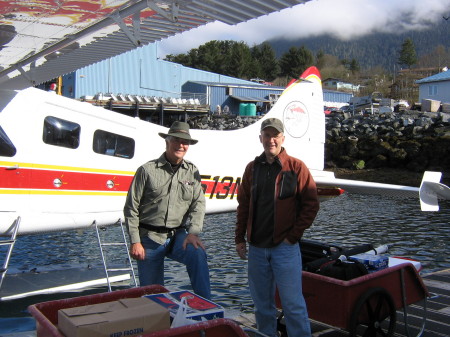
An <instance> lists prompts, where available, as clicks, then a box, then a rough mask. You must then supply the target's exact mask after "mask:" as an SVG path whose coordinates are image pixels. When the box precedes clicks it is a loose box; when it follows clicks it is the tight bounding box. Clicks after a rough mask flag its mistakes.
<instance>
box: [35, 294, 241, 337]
mask: <svg viewBox="0 0 450 337" xmlns="http://www.w3.org/2000/svg"><path fill="white" fill-rule="evenodd" d="M166 292H168V290H167V289H166V288H165V287H163V286H161V285H150V286H145V287H138V288H131V289H125V290H118V291H113V292H108V293H100V294H95V295H88V296H80V297H74V298H69V299H62V300H56V301H48V302H41V303H37V304H33V305H30V306H29V307H28V311H29V312H30V314H31V315H32V316H33V317H34V318H35V320H36V334H37V337H65V336H64V334H63V333H62V332H61V331H59V329H58V310H60V309H67V308H73V307H79V306H83V305H89V304H97V303H103V302H111V301H117V300H120V299H123V298H133V297H141V296H144V295H150V294H159V293H166ZM199 331H204V332H205V334H206V336H215V337H234V336H236V337H248V335H247V334H246V333H245V332H244V330H242V329H241V327H240V326H239V325H238V324H237V323H236V322H234V321H232V320H230V319H226V318H219V319H214V320H210V321H205V322H199V323H195V324H191V325H187V326H183V327H179V328H173V329H166V330H161V331H155V332H152V333H149V334H145V335H143V336H145V337H163V336H178V337H198V336H199Z"/></svg>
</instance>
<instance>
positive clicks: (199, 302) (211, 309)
mask: <svg viewBox="0 0 450 337" xmlns="http://www.w3.org/2000/svg"><path fill="white" fill-rule="evenodd" d="M185 296H187V299H186V302H187V304H188V306H189V308H188V310H187V315H186V318H189V319H193V320H196V321H203V320H211V319H216V318H223V317H224V309H223V307H221V306H220V305H218V304H216V303H214V302H211V301H209V300H207V299H205V298H203V297H201V296H198V295H196V294H194V293H193V292H190V291H174V292H169V293H162V294H154V295H146V296H144V297H147V298H149V299H151V300H152V301H154V302H156V303H158V304H160V305H162V306H164V307H165V308H166V309H167V310H169V312H170V317H171V318H173V317H175V315H176V313H177V311H178V306H179V305H180V303H181V299H182V298H183V297H185Z"/></svg>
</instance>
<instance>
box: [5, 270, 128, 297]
mask: <svg viewBox="0 0 450 337" xmlns="http://www.w3.org/2000/svg"><path fill="white" fill-rule="evenodd" d="M109 277H110V280H109V281H110V282H111V283H116V282H122V281H127V280H130V278H131V277H130V273H124V272H110V275H109ZM107 284H108V280H107V279H106V274H105V270H104V269H102V268H90V267H86V268H67V269H60V270H45V271H39V270H31V271H27V272H23V273H15V274H6V277H5V279H4V281H3V284H2V289H1V291H0V303H1V302H3V301H9V300H15V299H19V298H24V297H28V296H33V295H42V294H55V293H61V292H65V291H73V290H79V289H85V288H89V287H97V286H105V285H107Z"/></svg>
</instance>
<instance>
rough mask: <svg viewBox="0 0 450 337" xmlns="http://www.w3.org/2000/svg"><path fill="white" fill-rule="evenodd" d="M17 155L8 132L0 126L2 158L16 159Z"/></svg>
mask: <svg viewBox="0 0 450 337" xmlns="http://www.w3.org/2000/svg"><path fill="white" fill-rule="evenodd" d="M15 154H16V147H15V146H14V144H13V143H12V142H11V140H10V139H9V137H8V136H7V135H6V132H5V131H4V130H3V128H2V127H1V126H0V156H3V157H14V156H15Z"/></svg>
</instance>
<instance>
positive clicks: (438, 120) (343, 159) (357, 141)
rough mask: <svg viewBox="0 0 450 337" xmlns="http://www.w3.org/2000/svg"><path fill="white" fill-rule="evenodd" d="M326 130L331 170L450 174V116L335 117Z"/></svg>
mask: <svg viewBox="0 0 450 337" xmlns="http://www.w3.org/2000/svg"><path fill="white" fill-rule="evenodd" d="M326 130H327V131H326V132H327V135H326V144H325V154H326V166H327V167H342V168H352V169H363V168H381V167H391V168H405V169H408V170H411V171H416V172H423V171H425V170H438V171H450V114H445V113H429V112H418V111H405V112H401V113H387V114H373V115H364V116H363V115H355V116H350V115H345V114H334V115H331V116H330V117H327V123H326Z"/></svg>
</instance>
